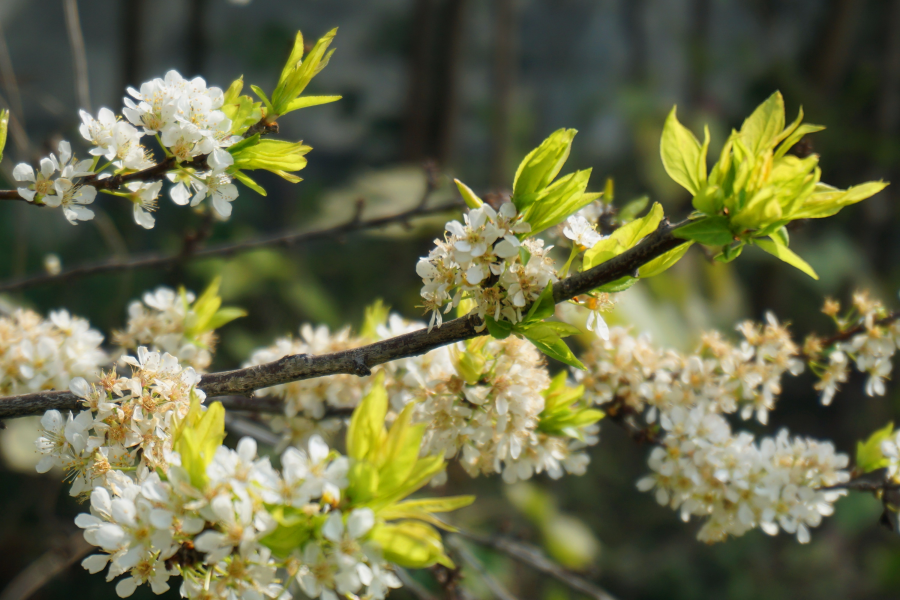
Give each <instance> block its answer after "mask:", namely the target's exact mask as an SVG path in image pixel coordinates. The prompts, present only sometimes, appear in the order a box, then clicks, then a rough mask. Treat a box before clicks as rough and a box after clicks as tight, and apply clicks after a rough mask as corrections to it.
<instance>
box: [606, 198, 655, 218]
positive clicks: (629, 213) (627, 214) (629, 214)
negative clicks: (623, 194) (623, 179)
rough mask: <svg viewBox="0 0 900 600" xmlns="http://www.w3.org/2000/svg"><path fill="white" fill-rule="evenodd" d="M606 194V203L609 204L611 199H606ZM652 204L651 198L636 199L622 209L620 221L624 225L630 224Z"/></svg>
mask: <svg viewBox="0 0 900 600" xmlns="http://www.w3.org/2000/svg"><path fill="white" fill-rule="evenodd" d="M605 196H606V194H604V200H603V201H604V202H609V198H607V197H605ZM649 203H650V196H641V197H640V198H635V199H634V200H632V201H631V202H629V203H628V204H626V205H625V206H623V207H622V209H621V210H620V211H619V221H621V222H622V223H628V222H630V221H633V220H634V219H636V218H637V216H638V215H639V214H641V213H642V212H643V211H644V209H645V208H647V204H649Z"/></svg>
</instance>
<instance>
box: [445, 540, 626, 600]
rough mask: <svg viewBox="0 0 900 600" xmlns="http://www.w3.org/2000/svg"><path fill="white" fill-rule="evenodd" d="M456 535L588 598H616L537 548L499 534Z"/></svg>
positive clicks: (602, 599) (606, 599) (607, 599)
mask: <svg viewBox="0 0 900 600" xmlns="http://www.w3.org/2000/svg"><path fill="white" fill-rule="evenodd" d="M456 535H458V536H460V537H464V538H466V539H467V540H469V541H471V542H474V543H476V544H478V545H479V546H484V547H486V548H490V549H492V550H496V551H498V552H502V553H503V554H506V555H507V556H509V557H510V558H513V559H515V560H517V561H519V562H521V563H523V564H526V565H528V566H529V567H532V568H534V569H536V570H538V571H540V572H541V573H543V574H544V575H547V576H549V577H552V578H553V579H556V580H557V581H559V582H560V583H562V584H564V585H566V586H568V587H569V588H571V589H573V590H575V591H576V592H580V593H582V594H584V595H585V596H587V597H589V598H593V599H594V600H616V599H615V597H614V596H612V595H611V594H609V593H608V592H606V591H605V590H603V589H600V588H599V587H597V586H596V585H594V584H593V583H591V582H590V581H588V580H586V579H583V578H582V577H579V576H578V575H575V574H574V573H572V572H571V571H568V570H566V569H564V568H563V567H561V566H560V565H558V564H556V563H555V562H553V561H552V560H550V559H549V558H547V556H546V555H544V553H543V552H542V551H541V550H540V549H539V548H535V547H534V546H531V545H529V544H525V543H523V542H519V541H515V540H511V539H508V538H505V537H500V536H493V535H492V536H485V535H479V534H477V533H469V532H466V531H461V530H460V531H457V532H456Z"/></svg>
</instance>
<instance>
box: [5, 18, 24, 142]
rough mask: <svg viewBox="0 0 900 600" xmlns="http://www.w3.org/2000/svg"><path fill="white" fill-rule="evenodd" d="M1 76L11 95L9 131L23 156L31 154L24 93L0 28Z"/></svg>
mask: <svg viewBox="0 0 900 600" xmlns="http://www.w3.org/2000/svg"><path fill="white" fill-rule="evenodd" d="M0 77H2V78H3V87H4V89H6V92H7V94H8V95H9V104H8V106H7V108H8V109H10V115H9V133H10V134H11V135H12V138H13V141H14V142H15V144H16V148H17V149H18V151H19V155H20V157H21V158H25V157H28V156H29V155H30V154H31V141H30V140H29V139H28V134H27V133H26V132H25V111H24V109H23V107H22V94H21V93H20V91H19V82H18V80H17V79H16V72H15V69H13V64H12V58H11V57H10V55H9V47H8V46H7V45H6V36H5V35H4V33H3V30H2V29H0Z"/></svg>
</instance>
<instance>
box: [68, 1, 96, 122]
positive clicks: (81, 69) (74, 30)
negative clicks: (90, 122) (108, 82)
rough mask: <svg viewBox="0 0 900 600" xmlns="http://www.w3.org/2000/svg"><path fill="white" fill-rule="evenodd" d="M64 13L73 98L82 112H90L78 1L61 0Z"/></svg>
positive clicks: (85, 56)
mask: <svg viewBox="0 0 900 600" xmlns="http://www.w3.org/2000/svg"><path fill="white" fill-rule="evenodd" d="M63 8H64V9H65V12H66V31H68V33H69V45H70V46H71V47H72V65H73V67H74V71H75V96H76V97H77V98H78V104H79V105H80V106H81V108H83V109H84V110H86V111H88V112H91V87H90V82H89V81H88V62H87V51H86V50H85V47H84V34H83V33H82V32H81V19H79V18H78V0H63Z"/></svg>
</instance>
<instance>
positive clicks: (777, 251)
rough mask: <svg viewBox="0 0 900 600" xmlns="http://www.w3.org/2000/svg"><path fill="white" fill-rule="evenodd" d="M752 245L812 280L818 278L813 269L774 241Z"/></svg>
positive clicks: (762, 241)
mask: <svg viewBox="0 0 900 600" xmlns="http://www.w3.org/2000/svg"><path fill="white" fill-rule="evenodd" d="M754 243H755V244H756V245H757V246H759V247H760V248H761V249H762V250H765V251H766V252H768V253H769V254H771V255H772V256H774V257H776V258H778V259H781V260H783V261H784V262H786V263H787V264H789V265H791V266H793V267H796V268H798V269H800V270H801V271H803V272H804V273H806V274H807V275H809V276H810V277H812V278H813V279H818V278H819V276H818V275H816V272H815V271H813V268H812V267H811V266H809V263H807V262H806V261H805V260H803V259H802V258H800V257H799V256H797V254H795V253H794V252H793V251H792V250H791V249H789V248H788V247H787V246H782V245H781V244H779V243H777V242H776V241H775V240H774V239H772V240H771V241H770V240H760V239H757V240H754Z"/></svg>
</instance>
